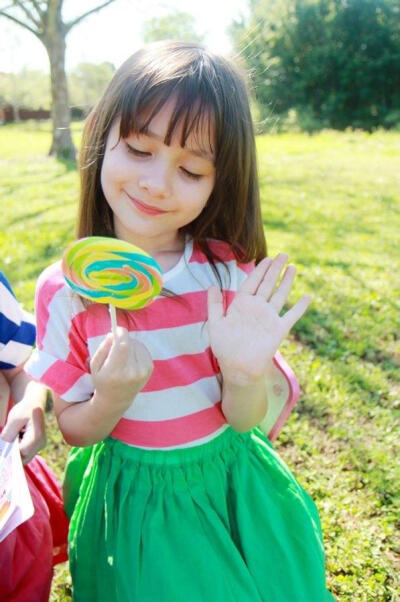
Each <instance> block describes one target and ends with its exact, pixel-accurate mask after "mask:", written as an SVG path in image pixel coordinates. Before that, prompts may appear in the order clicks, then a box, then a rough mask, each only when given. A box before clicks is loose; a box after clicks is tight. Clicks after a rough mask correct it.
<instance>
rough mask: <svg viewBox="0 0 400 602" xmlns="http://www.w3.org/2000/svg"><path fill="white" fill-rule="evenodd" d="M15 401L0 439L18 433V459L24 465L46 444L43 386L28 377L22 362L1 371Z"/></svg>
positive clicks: (6, 438) (44, 389) (44, 393)
mask: <svg viewBox="0 0 400 602" xmlns="http://www.w3.org/2000/svg"><path fill="white" fill-rule="evenodd" d="M3 374H4V376H5V378H6V379H7V381H8V383H9V386H10V394H11V397H12V399H13V401H14V403H15V405H14V406H13V407H12V408H11V410H10V412H9V414H8V417H7V421H6V424H5V426H4V429H3V431H2V433H1V438H2V439H4V440H5V441H12V440H13V439H15V437H16V436H17V435H18V434H22V437H21V439H20V443H19V447H20V452H21V456H22V461H23V462H24V464H27V463H28V462H30V460H32V458H33V457H34V456H35V454H36V453H37V452H38V451H39V450H40V449H42V447H44V445H45V443H46V433H45V420H44V411H45V406H46V392H47V391H46V388H45V387H44V386H43V385H41V384H40V383H37V382H35V381H33V380H32V379H31V377H30V376H29V375H28V374H27V373H26V372H25V371H24V369H23V365H20V366H17V367H16V368H12V369H11V370H4V371H3Z"/></svg>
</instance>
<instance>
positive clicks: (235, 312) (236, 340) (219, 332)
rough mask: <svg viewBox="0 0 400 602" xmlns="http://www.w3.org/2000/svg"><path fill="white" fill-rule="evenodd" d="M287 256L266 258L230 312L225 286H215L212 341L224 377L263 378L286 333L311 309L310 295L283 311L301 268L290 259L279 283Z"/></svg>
mask: <svg viewBox="0 0 400 602" xmlns="http://www.w3.org/2000/svg"><path fill="white" fill-rule="evenodd" d="M287 259H288V258H287V255H286V254H285V253H280V254H279V255H277V256H276V257H275V258H274V259H271V258H269V257H266V258H265V259H263V260H262V261H261V262H260V263H259V264H258V265H257V266H256V268H255V269H254V270H253V272H252V273H251V274H250V275H249V276H248V277H247V278H246V280H245V281H244V282H243V284H242V285H241V286H240V288H239V289H238V291H237V293H236V296H235V298H234V300H233V301H232V303H231V304H230V306H229V308H228V311H227V312H226V314H224V308H223V298H222V294H221V291H219V289H217V288H216V287H211V288H210V289H209V292H208V329H209V335H210V343H211V348H212V351H213V353H214V355H215V356H216V358H217V360H218V362H219V365H220V367H221V372H222V376H223V378H224V381H229V382H231V383H234V384H243V385H245V384H247V383H249V382H254V381H255V380H257V379H259V378H261V377H262V376H263V375H264V374H265V372H266V370H267V368H268V365H269V364H270V362H271V360H272V358H273V357H274V355H275V353H276V352H277V350H278V348H279V346H280V344H281V343H282V341H283V339H284V337H285V336H286V335H287V333H288V332H289V330H290V329H291V328H292V326H293V325H294V324H295V323H296V322H297V321H298V320H299V319H300V318H301V317H302V315H303V314H304V313H305V311H306V309H307V307H308V305H309V303H310V301H311V297H310V295H304V296H303V297H301V299H300V300H299V301H297V303H296V304H295V305H294V306H293V307H291V308H290V309H289V311H287V312H286V313H285V314H284V315H283V316H280V315H279V314H280V312H281V310H282V308H283V306H284V304H285V302H286V300H287V298H288V296H289V292H290V289H291V287H292V284H293V280H294V277H295V274H296V268H295V267H294V266H293V265H288V266H287V268H286V270H285V272H284V274H283V277H282V279H281V281H280V283H279V285H277V283H278V280H279V277H280V275H281V272H282V270H283V268H284V266H285V264H286V262H287Z"/></svg>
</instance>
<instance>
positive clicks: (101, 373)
mask: <svg viewBox="0 0 400 602" xmlns="http://www.w3.org/2000/svg"><path fill="white" fill-rule="evenodd" d="M90 370H91V374H92V378H93V383H94V387H95V390H96V393H97V395H100V396H101V397H102V398H103V399H109V400H110V402H112V403H114V404H121V405H123V406H129V405H130V404H131V403H132V401H133V398H134V397H135V395H137V393H139V391H140V390H141V389H142V388H143V387H144V385H145V384H146V382H147V381H148V379H149V378H150V375H151V373H152V371H153V361H152V359H151V356H150V353H149V351H148V349H147V348H146V347H145V346H144V345H143V344H142V343H140V342H139V341H136V340H134V339H132V338H130V336H129V334H128V331H127V330H126V329H125V328H121V327H118V328H117V334H116V337H115V338H114V337H113V335H112V334H111V333H110V334H109V335H108V336H107V338H106V339H105V340H104V341H103V343H102V344H101V345H100V347H99V348H98V349H97V351H96V353H95V354H94V356H93V358H92V360H91V362H90Z"/></svg>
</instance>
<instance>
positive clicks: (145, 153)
mask: <svg viewBox="0 0 400 602" xmlns="http://www.w3.org/2000/svg"><path fill="white" fill-rule="evenodd" d="M137 144H140V142H138V143H136V144H135V146H134V145H133V144H132V143H129V142H127V141H126V140H125V145H126V148H127V150H128V153H130V154H132V155H134V156H135V157H138V158H141V159H147V158H150V157H151V156H152V155H153V154H154V152H155V151H152V150H141V149H140V148H137ZM185 154H188V155H191V154H192V153H191V151H185ZM196 154H197V153H196ZM200 160H201V161H202V159H200ZM178 168H179V169H180V171H181V172H182V173H183V175H185V176H187V177H188V178H189V179H192V180H200V179H201V178H203V177H205V176H206V175H208V174H207V173H201V168H200V167H199V168H197V169H196V168H195V169H194V170H192V169H188V168H187V167H184V166H183V165H178ZM203 170H204V168H203ZM208 171H211V170H210V169H209V170H208ZM198 172H200V173H198Z"/></svg>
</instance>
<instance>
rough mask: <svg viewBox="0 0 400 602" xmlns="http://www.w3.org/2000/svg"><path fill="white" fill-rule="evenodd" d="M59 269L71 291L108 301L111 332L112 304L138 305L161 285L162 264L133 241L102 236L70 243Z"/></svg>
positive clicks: (147, 301)
mask: <svg viewBox="0 0 400 602" xmlns="http://www.w3.org/2000/svg"><path fill="white" fill-rule="evenodd" d="M62 271H63V274H64V278H65V280H66V282H67V284H68V285H69V286H70V287H71V289H72V290H73V291H75V292H76V293H78V294H79V295H81V296H82V297H85V298H86V299H90V300H91V301H94V302H96V303H108V304H109V306H110V315H111V321H112V328H113V332H114V333H115V329H116V315H115V308H116V307H119V308H121V309H141V308H142V307H145V306H146V305H148V304H149V303H151V302H152V301H153V300H154V299H155V297H156V296H157V295H158V294H159V292H160V291H161V288H162V275H161V268H160V266H159V265H158V263H157V262H156V261H155V259H153V258H152V257H151V256H150V255H149V254H148V253H146V252H145V251H143V250H142V249H139V247H135V246H134V245H132V244H130V243H128V242H125V241H124V240H119V239H118V238H106V237H102V236H89V237H87V238H81V239H80V240H77V241H75V242H73V243H71V244H70V245H69V246H68V247H67V248H66V250H65V252H64V255H63V259H62Z"/></svg>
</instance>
